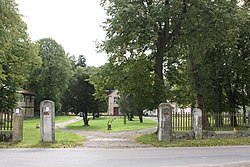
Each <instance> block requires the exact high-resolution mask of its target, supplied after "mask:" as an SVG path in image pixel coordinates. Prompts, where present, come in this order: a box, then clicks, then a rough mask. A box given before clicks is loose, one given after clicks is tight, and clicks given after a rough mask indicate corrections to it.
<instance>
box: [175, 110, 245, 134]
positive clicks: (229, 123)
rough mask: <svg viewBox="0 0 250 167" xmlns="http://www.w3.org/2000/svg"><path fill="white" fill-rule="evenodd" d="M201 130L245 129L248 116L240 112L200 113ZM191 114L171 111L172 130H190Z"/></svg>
mask: <svg viewBox="0 0 250 167" xmlns="http://www.w3.org/2000/svg"><path fill="white" fill-rule="evenodd" d="M202 119H203V130H206V131H233V130H237V131H247V130H248V127H249V125H248V116H247V115H245V114H242V113H206V114H203V115H202ZM192 121H193V114H192V113H187V112H172V131H175V132H178V131H192V130H193V122H192Z"/></svg>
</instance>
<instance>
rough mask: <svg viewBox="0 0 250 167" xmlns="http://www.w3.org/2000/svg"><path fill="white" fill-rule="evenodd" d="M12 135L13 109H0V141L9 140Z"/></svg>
mask: <svg viewBox="0 0 250 167" xmlns="http://www.w3.org/2000/svg"><path fill="white" fill-rule="evenodd" d="M12 135H13V111H12V110H9V111H0V141H11V140H12Z"/></svg>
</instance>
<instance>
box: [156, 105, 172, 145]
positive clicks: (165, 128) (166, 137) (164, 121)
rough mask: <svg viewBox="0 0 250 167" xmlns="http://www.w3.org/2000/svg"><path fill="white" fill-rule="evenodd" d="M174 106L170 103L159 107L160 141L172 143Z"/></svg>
mask: <svg viewBox="0 0 250 167" xmlns="http://www.w3.org/2000/svg"><path fill="white" fill-rule="evenodd" d="M172 109H173V108H172V106H171V105H170V104H168V103H161V104H160V105H159V123H158V140H159V141H165V142H171V141H172Z"/></svg>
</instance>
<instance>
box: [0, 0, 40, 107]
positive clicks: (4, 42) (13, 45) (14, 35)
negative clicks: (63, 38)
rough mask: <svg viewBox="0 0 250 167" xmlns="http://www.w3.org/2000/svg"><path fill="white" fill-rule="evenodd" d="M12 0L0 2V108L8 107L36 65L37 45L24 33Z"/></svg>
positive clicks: (22, 23)
mask: <svg viewBox="0 0 250 167" xmlns="http://www.w3.org/2000/svg"><path fill="white" fill-rule="evenodd" d="M26 31H27V27H26V24H25V23H24V22H23V21H22V20H21V16H20V14H19V12H18V9H17V5H16V3H15V1H13V0H1V1H0V110H2V109H12V108H14V107H15V106H16V103H17V100H18V94H17V91H18V90H20V89H21V87H22V86H23V85H24V83H25V81H26V80H27V77H28V76H29V70H30V68H32V67H34V66H35V65H36V64H39V62H40V60H39V58H38V57H37V47H36V45H34V44H33V43H32V42H31V41H30V39H29V37H28V34H27V32H26Z"/></svg>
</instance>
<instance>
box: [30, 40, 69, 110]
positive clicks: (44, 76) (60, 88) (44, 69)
mask: <svg viewBox="0 0 250 167" xmlns="http://www.w3.org/2000/svg"><path fill="white" fill-rule="evenodd" d="M37 43H38V44H39V56H40V57H41V59H42V65H41V66H40V67H38V68H34V69H33V70H32V72H31V74H32V75H31V77H30V81H29V85H28V87H29V89H30V90H32V91H33V92H34V93H35V94H36V109H37V111H39V105H40V102H41V101H43V100H52V101H54V102H55V106H56V112H57V113H58V112H60V111H61V98H62V95H63V93H64V91H65V90H66V88H67V84H68V80H69V77H70V75H71V71H70V68H71V66H70V61H69V59H68V57H67V56H66V55H65V52H64V49H63V47H62V46H61V45H59V44H58V43H57V42H56V41H55V40H53V39H51V38H44V39H41V40H39V41H38V42H37Z"/></svg>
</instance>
